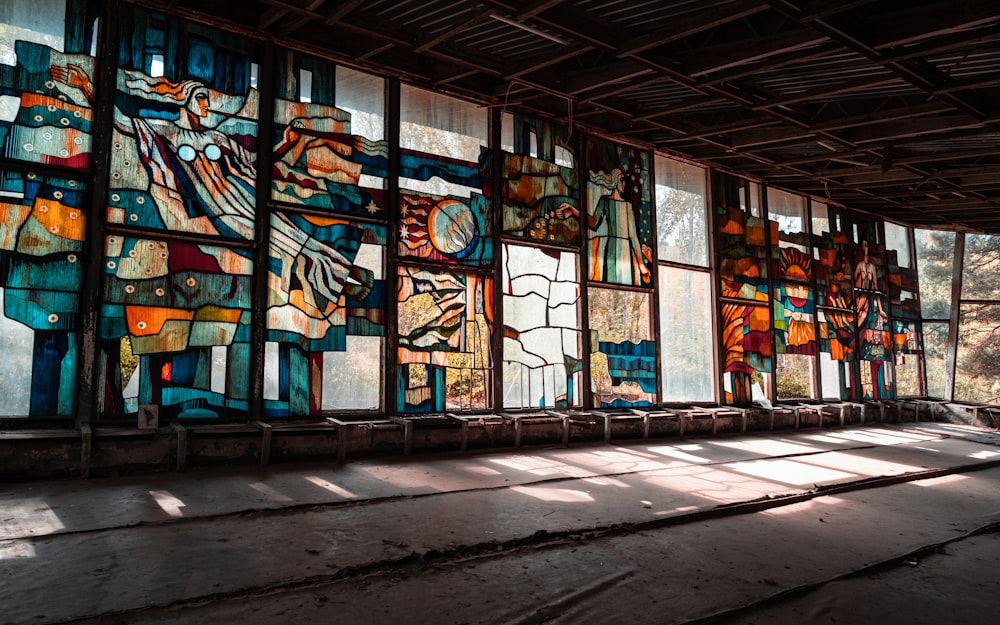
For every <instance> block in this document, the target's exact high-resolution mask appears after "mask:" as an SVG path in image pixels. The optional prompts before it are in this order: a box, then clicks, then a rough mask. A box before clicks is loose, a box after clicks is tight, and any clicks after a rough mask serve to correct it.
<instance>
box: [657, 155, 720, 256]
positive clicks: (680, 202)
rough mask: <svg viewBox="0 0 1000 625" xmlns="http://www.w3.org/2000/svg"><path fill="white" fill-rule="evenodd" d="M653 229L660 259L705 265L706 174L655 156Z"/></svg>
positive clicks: (695, 168)
mask: <svg viewBox="0 0 1000 625" xmlns="http://www.w3.org/2000/svg"><path fill="white" fill-rule="evenodd" d="M655 162H656V190H655V193H656V229H657V243H658V250H659V255H660V260H667V261H672V262H677V263H685V264H688V265H699V266H702V267H706V266H708V224H707V214H706V210H707V207H708V202H707V199H706V193H707V185H708V180H707V173H706V171H705V170H704V169H703V168H701V167H695V166H694V165H688V164H686V163H682V162H680V161H675V160H673V159H669V158H664V157H662V156H657V157H656V159H655Z"/></svg>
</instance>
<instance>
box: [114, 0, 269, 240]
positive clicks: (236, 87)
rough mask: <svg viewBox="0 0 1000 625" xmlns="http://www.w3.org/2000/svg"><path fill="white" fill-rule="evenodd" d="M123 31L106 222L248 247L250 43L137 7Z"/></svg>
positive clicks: (252, 107) (252, 170)
mask: <svg viewBox="0 0 1000 625" xmlns="http://www.w3.org/2000/svg"><path fill="white" fill-rule="evenodd" d="M122 30H123V32H122V36H121V39H120V47H119V70H118V77H117V85H116V89H117V91H116V93H115V111H114V134H113V141H114V144H113V149H112V153H111V172H110V180H109V189H108V213H107V217H108V222H110V223H112V224H124V225H127V226H133V227H142V228H152V229H158V230H168V231H171V232H186V233H193V234H198V235H207V236H213V237H219V238H222V239H241V240H252V239H253V233H254V211H255V203H256V183H257V165H256V147H257V110H258V101H259V98H258V97H257V91H256V89H254V88H253V87H252V86H251V78H252V67H253V65H254V64H255V62H256V59H255V56H254V50H253V46H254V44H253V42H252V40H249V39H246V38H244V37H239V36H237V35H235V34H224V33H220V32H217V31H213V30H211V29H208V28H207V27H203V26H200V25H196V24H191V23H188V22H183V21H180V20H177V19H175V18H172V17H166V16H164V15H161V14H158V13H155V12H150V11H147V10H145V9H140V8H137V7H132V8H130V9H128V10H126V11H124V12H123V14H122ZM178 39H182V40H184V41H185V43H186V45H183V46H178V45H176V42H177V40H178Z"/></svg>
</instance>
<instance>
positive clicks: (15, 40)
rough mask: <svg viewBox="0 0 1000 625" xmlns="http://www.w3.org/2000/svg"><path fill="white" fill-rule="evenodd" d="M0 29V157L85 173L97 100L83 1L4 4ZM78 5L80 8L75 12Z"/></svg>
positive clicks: (89, 16) (88, 7)
mask: <svg viewBox="0 0 1000 625" xmlns="http://www.w3.org/2000/svg"><path fill="white" fill-rule="evenodd" d="M6 4H7V6H5V7H4V9H3V20H2V21H3V23H2V24H0V155H2V156H3V157H5V158H12V159H17V160H21V161H27V162H32V163H41V164H45V165H57V166H60V167H71V168H74V169H85V168H86V167H87V166H88V165H89V163H90V151H91V134H92V132H93V128H92V124H93V104H94V101H95V98H96V95H97V89H96V85H95V82H94V79H95V72H94V69H95V59H94V57H93V56H91V55H90V54H87V52H89V51H90V49H91V46H92V44H93V30H91V29H89V28H88V26H89V24H88V22H91V21H92V20H93V19H95V18H94V13H95V12H96V8H95V6H92V5H93V3H85V4H83V6H82V7H79V6H78V7H77V8H76V10H75V11H73V12H71V14H69V15H67V11H66V3H65V1H64V0H44V1H41V2H39V1H38V0H33V1H30V2H29V1H25V0H8V2H7V3H6ZM81 8H82V9H83V10H81Z"/></svg>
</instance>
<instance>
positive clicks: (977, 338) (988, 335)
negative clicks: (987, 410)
mask: <svg viewBox="0 0 1000 625" xmlns="http://www.w3.org/2000/svg"><path fill="white" fill-rule="evenodd" d="M955 399H957V400H959V401H974V402H987V403H1000V304H963V305H962V310H961V315H960V317H959V327H958V360H957V363H956V371H955Z"/></svg>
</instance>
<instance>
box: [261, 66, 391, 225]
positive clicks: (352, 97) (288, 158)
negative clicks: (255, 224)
mask: <svg viewBox="0 0 1000 625" xmlns="http://www.w3.org/2000/svg"><path fill="white" fill-rule="evenodd" d="M280 60H281V62H280V63H279V68H280V69H279V75H281V76H285V80H279V81H276V83H277V96H278V97H277V100H276V101H275V120H274V121H275V135H276V136H277V135H279V133H280V138H278V139H277V141H276V143H275V145H274V163H273V166H272V183H271V197H272V199H274V200H275V201H277V202H283V203H288V204H293V205H298V206H307V207H310V208H316V209H325V210H331V211H335V212H340V213H347V214H354V215H361V216H364V217H373V218H378V219H385V216H386V207H385V177H386V175H387V171H386V169H387V167H388V149H389V148H388V144H387V143H386V141H384V140H383V139H382V135H383V133H384V126H385V122H384V119H383V117H384V112H383V109H384V98H385V95H384V94H385V84H384V81H383V80H382V79H381V78H377V77H375V76H369V75H366V74H362V73H361V72H355V71H352V70H347V69H344V68H340V67H336V68H335V67H334V65H333V64H332V63H329V62H325V61H319V60H316V59H311V58H309V57H302V56H301V55H297V54H293V53H291V52H289V53H285V54H283V55H281V56H280ZM306 68H308V69H306ZM306 72H308V73H306ZM306 76H308V77H309V81H308V84H307V85H306V84H304V81H303V78H305V77H306ZM341 101H343V102H344V103H346V104H344V105H343V106H339V105H340V104H341ZM346 106H350V108H345V107H346Z"/></svg>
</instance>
